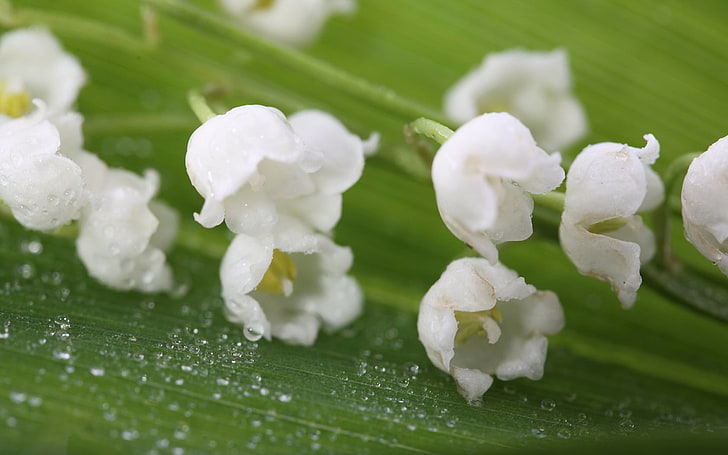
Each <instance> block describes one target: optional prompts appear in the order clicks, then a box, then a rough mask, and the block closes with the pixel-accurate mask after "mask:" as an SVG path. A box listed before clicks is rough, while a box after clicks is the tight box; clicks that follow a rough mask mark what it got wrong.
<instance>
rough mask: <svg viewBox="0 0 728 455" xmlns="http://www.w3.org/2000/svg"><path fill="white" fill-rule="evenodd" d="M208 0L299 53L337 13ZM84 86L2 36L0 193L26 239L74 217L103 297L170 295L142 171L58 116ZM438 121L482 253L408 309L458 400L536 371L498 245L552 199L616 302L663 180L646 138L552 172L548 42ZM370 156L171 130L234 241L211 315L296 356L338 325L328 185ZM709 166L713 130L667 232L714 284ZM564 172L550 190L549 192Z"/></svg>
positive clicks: (457, 94) (449, 199) (563, 92)
mask: <svg viewBox="0 0 728 455" xmlns="http://www.w3.org/2000/svg"><path fill="white" fill-rule="evenodd" d="M221 4H222V6H223V7H224V8H225V9H226V10H227V11H229V12H230V13H231V14H232V15H233V16H235V18H236V19H237V20H238V21H239V23H240V24H241V25H242V26H243V27H245V28H248V29H250V30H251V31H253V32H255V33H259V34H261V35H263V36H265V37H267V38H270V39H272V40H277V41H279V42H281V43H284V44H288V45H301V44H305V43H307V42H310V41H311V40H312V39H314V37H315V36H316V34H317V33H318V32H319V30H320V29H321V27H322V26H323V24H324V22H325V21H326V20H327V18H328V17H329V16H330V15H332V14H335V13H344V12H351V11H353V9H354V8H355V5H356V3H355V1H354V0H305V1H293V0H269V1H261V0H221ZM85 80H86V76H85V73H84V70H83V68H82V67H81V65H80V63H79V62H78V60H77V59H76V58H74V57H73V56H71V55H69V54H68V53H66V52H65V51H64V50H63V48H62V47H61V45H60V44H59V43H58V42H57V41H56V39H55V38H54V37H53V36H52V35H50V34H49V33H48V32H46V31H44V30H40V29H26V30H18V31H15V32H11V33H8V34H6V35H5V36H3V37H2V40H0V199H2V201H3V202H4V204H5V205H6V206H7V207H8V208H9V210H10V212H11V213H12V215H13V216H14V217H15V218H16V219H17V220H18V222H20V223H21V224H22V225H23V226H25V227H27V228H29V229H34V230H39V231H50V230H53V229H56V228H58V227H60V226H63V225H67V224H69V223H71V222H74V221H77V227H78V237H77V239H76V246H77V251H78V255H79V257H80V258H81V261H82V262H83V263H84V264H85V265H86V267H87V269H88V272H89V274H90V275H91V276H93V277H95V278H96V279H98V280H99V281H101V282H103V283H105V284H107V285H108V286H110V287H113V288H116V289H123V290H128V289H135V290H140V291H143V292H157V291H165V290H170V289H171V288H172V287H173V276H172V270H171V268H170V267H169V265H168V264H167V261H166V255H165V252H166V251H167V250H168V249H169V248H170V247H171V246H172V244H173V241H174V238H175V235H176V230H177V225H178V219H177V214H176V213H175V212H174V210H172V209H171V208H170V207H168V206H166V205H165V204H163V203H161V202H159V201H157V200H155V199H154V198H155V196H156V194H157V192H158V190H159V186H160V176H159V174H158V173H157V172H155V171H154V170H147V171H145V172H144V174H143V175H142V176H139V175H137V174H134V173H132V172H129V171H127V170H124V169H118V168H111V167H109V166H107V164H106V163H104V162H103V161H102V160H101V159H100V158H99V157H98V156H96V155H95V154H93V153H90V152H88V151H86V150H84V147H83V142H84V141H83V139H84V138H83V134H82V128H81V126H82V122H83V117H82V116H81V115H80V114H79V113H77V112H74V111H73V110H72V108H73V105H74V103H75V100H76V97H77V96H78V93H79V91H80V89H81V88H82V86H83V84H84V83H85ZM445 112H446V114H447V115H448V116H449V117H450V118H451V119H453V120H454V121H456V122H458V123H461V124H462V125H461V126H460V128H458V129H457V130H456V131H455V132H452V134H451V135H449V137H448V138H447V139H446V140H444V141H442V140H441V147H440V149H439V150H438V152H437V154H436V155H435V157H434V159H433V161H432V173H431V176H432V183H433V187H434V190H435V195H436V199H437V206H438V210H439V213H440V215H441V218H442V220H443V222H444V223H445V225H446V226H447V227H448V229H449V230H450V231H451V232H452V233H453V234H454V235H455V236H456V237H457V238H459V239H460V240H462V241H463V242H465V243H466V244H467V245H468V246H470V247H472V248H473V249H474V250H476V251H477V253H479V254H480V256H482V257H477V258H463V259H457V260H454V261H453V262H451V263H450V264H449V265H448V266H447V268H446V270H445V271H444V272H443V273H442V275H441V276H440V278H439V279H438V280H437V281H436V282H435V283H434V284H433V285H432V287H431V288H430V289H429V291H428V292H427V293H426V295H425V296H424V297H423V299H422V301H421V303H420V310H419V315H418V320H417V328H418V333H419V339H420V341H421V342H422V344H423V346H424V348H425V351H426V353H427V355H428V357H429V358H430V360H431V361H432V363H433V364H434V365H435V366H436V367H437V368H439V369H441V370H442V371H444V372H446V373H448V374H450V375H452V376H453V378H454V380H455V381H456V383H457V386H458V389H459V391H460V393H461V394H462V395H463V396H464V397H465V398H466V399H467V400H469V401H474V400H479V399H480V398H481V397H482V395H483V394H484V393H485V392H486V391H487V390H488V389H489V388H490V387H491V385H492V383H493V381H494V377H496V378H498V379H500V380H511V379H515V378H519V377H526V378H529V379H532V380H536V379H540V378H541V377H542V375H543V372H544V364H545V361H546V355H547V346H548V340H547V338H546V337H547V336H550V335H555V334H557V333H558V332H559V331H560V330H561V329H562V328H563V327H564V313H563V310H562V307H561V304H560V303H559V300H558V298H557V296H556V295H555V294H554V293H553V292H550V291H539V290H537V289H536V288H535V287H534V286H532V285H529V284H527V283H526V281H525V279H524V278H522V277H520V276H519V275H518V273H517V272H515V271H514V270H511V269H509V268H508V267H506V266H505V265H503V264H501V263H500V262H499V259H500V258H499V252H498V245H500V244H502V243H505V242H512V241H522V240H526V239H528V238H529V237H530V236H531V235H532V233H533V226H532V219H531V218H532V214H533V210H534V198H535V197H536V195H542V199H541V200H542V201H543V200H546V198H547V197H550V198H551V199H549V200H550V201H551V202H552V203H553V201H556V200H558V203H560V204H561V206H562V207H561V208H563V213H562V214H561V220H560V226H559V239H560V242H561V245H562V247H563V250H564V252H565V253H566V255H567V257H568V258H569V259H570V260H571V262H573V264H574V265H575V266H576V268H577V269H578V271H579V272H580V273H582V274H584V275H588V276H592V277H595V278H597V279H599V280H602V281H606V282H608V283H609V284H610V285H611V288H612V290H613V291H614V292H615V293H616V295H617V298H618V299H619V301H620V302H621V304H622V306H623V307H624V308H629V307H631V306H632V305H633V304H634V302H635V300H636V298H637V291H638V289H639V287H640V285H641V282H642V279H641V276H640V268H641V266H642V265H643V264H645V263H646V262H647V261H649V260H650V259H651V258H652V257H653V255H654V254H655V251H656V245H655V238H654V236H653V234H652V231H651V230H650V229H649V228H648V227H647V226H646V225H645V223H644V222H643V219H642V217H641V216H640V215H639V213H641V212H647V211H651V210H654V209H655V208H657V207H658V206H659V205H660V204H664V203H665V202H664V200H665V194H664V193H665V188H664V186H663V183H662V181H661V180H660V177H659V176H658V175H657V173H655V172H654V171H653V170H652V168H651V166H652V165H653V164H654V163H655V161H656V160H657V158H658V156H659V152H660V145H659V143H658V141H657V139H655V137H654V136H652V135H651V134H648V135H645V136H644V138H645V140H646V141H647V144H646V145H645V146H644V147H642V148H635V147H631V146H629V145H626V144H620V143H612V142H604V143H598V144H593V145H589V146H587V147H586V148H584V149H583V150H582V151H581V153H579V154H578V155H577V156H576V158H575V159H574V161H573V163H572V165H571V166H570V168H569V171H568V174H566V173H565V172H564V169H563V168H562V167H561V155H560V153H558V152H553V153H552V152H551V151H553V150H556V149H560V148H563V147H567V146H569V145H570V144H573V143H574V142H575V141H577V140H579V139H580V138H581V137H582V136H583V135H584V134H585V132H586V124H587V123H586V119H585V115H584V110H583V108H582V107H581V104H580V103H579V102H578V100H577V99H576V98H575V97H574V96H573V94H572V93H571V76H570V72H569V68H568V58H567V54H566V51H564V50H560V49H559V50H555V51H553V52H547V53H544V52H526V51H522V50H514V51H507V52H503V53H497V54H491V55H488V56H486V58H485V60H484V61H483V64H482V65H481V66H480V67H479V68H478V69H476V70H474V71H472V72H470V73H469V74H467V75H466V76H465V77H464V78H463V79H462V80H461V81H460V82H458V83H457V84H456V85H455V86H454V87H452V88H451V89H450V90H449V91H448V93H447V94H446V96H445ZM445 130H447V129H446V128H444V127H442V129H441V130H438V131H439V132H440V133H442V132H443V131H445ZM447 131H448V133H449V130H447ZM442 135H444V134H442ZM377 146H378V136H377V135H376V134H373V135H372V136H371V137H370V138H369V139H366V140H363V139H362V138H360V137H358V136H356V135H354V134H352V133H351V132H349V130H347V129H346V127H345V126H344V125H343V124H342V123H341V122H339V121H338V120H337V119H336V118H334V117H333V116H331V115H330V114H328V113H325V112H322V111H317V110H304V111H301V112H298V113H295V114H293V115H291V116H289V117H286V116H285V115H284V114H283V113H282V112H281V111H279V110H278V109H275V108H273V107H267V106H260V105H244V106H240V107H236V108H234V109H231V110H229V111H228V112H226V113H225V114H222V115H216V116H212V117H211V118H209V119H207V120H206V121H205V122H204V123H203V124H202V125H201V126H200V127H199V128H197V129H196V130H195V132H194V133H193V134H192V135H191V137H190V138H189V142H188V146H187V154H186V158H185V164H186V169H187V172H188V175H189V178H190V181H191V183H192V185H193V186H194V187H195V189H196V190H197V191H198V193H199V194H200V195H201V196H202V197H203V198H204V203H203V205H202V208H201V210H200V212H199V213H195V214H194V219H195V220H196V221H197V222H198V223H199V224H201V225H202V226H204V227H206V228H212V227H215V226H218V225H220V224H222V223H223V222H224V223H225V224H226V226H227V227H228V229H229V230H230V231H231V232H232V233H233V234H234V238H233V240H232V242H231V244H230V245H229V248H228V250H227V251H226V253H225V255H224V257H223V258H222V263H221V266H220V281H221V287H222V298H223V300H224V312H225V316H226V317H227V319H228V320H229V321H230V322H232V323H235V324H238V325H240V326H242V327H243V334H244V336H245V337H246V338H247V339H248V340H252V341H256V340H259V339H261V338H266V339H268V340H270V339H271V338H272V337H276V338H278V339H280V340H283V341H284V342H286V343H291V344H298V345H306V346H308V345H311V344H313V343H314V342H315V340H316V337H317V336H318V333H319V331H320V330H321V329H324V330H326V331H335V330H338V329H341V328H342V327H344V326H346V325H348V324H349V323H351V321H353V320H354V319H355V318H356V317H357V316H358V315H359V314H360V313H361V311H362V305H363V293H362V290H361V289H360V287H359V285H358V283H357V282H356V280H355V279H354V278H353V277H351V276H350V275H349V270H350V268H351V266H352V262H353V253H352V251H351V250H350V249H349V248H347V247H344V246H340V245H337V244H336V243H335V242H334V241H333V239H332V237H333V234H332V232H333V229H334V228H335V226H336V224H337V223H338V222H339V219H340V218H341V215H342V200H343V196H342V194H343V192H344V191H346V190H347V189H349V188H350V187H351V186H352V185H353V184H355V183H356V182H357V181H358V180H359V178H360V177H361V175H362V172H363V168H364V162H365V157H366V156H367V155H370V154H372V153H374V151H375V150H376V148H377ZM726 172H728V137H726V138H723V139H721V140H719V141H718V142H716V143H715V144H713V145H712V146H710V148H709V149H708V150H707V151H706V152H705V153H703V154H702V155H700V156H699V157H697V158H696V159H695V160H693V161H692V163H691V164H690V167H689V169H688V171H687V176H686V178H685V180H684V185H683V188H682V199H681V200H682V215H683V218H684V227H685V234H686V237H687V238H688V240H689V241H690V242H691V243H693V244H694V245H695V246H696V248H697V249H698V250H699V251H700V252H701V253H702V254H703V255H704V256H705V257H707V258H708V259H710V260H711V261H713V262H714V263H715V264H717V265H718V267H719V268H720V270H721V271H722V272H723V273H725V274H726V275H728V211H727V210H726V209H725V199H726V197H728V183H727V181H726V178H725V173H726ZM564 179H566V189H565V192H563V193H551V192H552V191H554V190H556V189H557V188H558V187H559V186H560V185H561V184H562V182H563V181H564ZM547 193H551V194H550V195H547ZM544 195H545V196H544ZM553 205H555V204H552V208H553Z"/></svg>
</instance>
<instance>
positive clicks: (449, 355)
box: [417, 258, 564, 401]
mask: <svg viewBox="0 0 728 455" xmlns="http://www.w3.org/2000/svg"><path fill="white" fill-rule="evenodd" d="M563 326H564V315H563V310H562V309H561V305H560V304H559V301H558V298H557V297H556V295H555V294H554V293H553V292H550V291H537V290H536V289H535V288H534V287H533V286H531V285H529V284H526V282H525V281H524V280H523V278H521V277H519V276H518V274H517V273H515V272H514V271H512V270H510V269H508V268H507V267H505V266H504V265H502V264H500V263H496V264H491V263H489V262H488V261H487V260H485V259H482V258H464V259H458V260H456V261H453V262H452V263H451V264H450V265H449V266H448V267H447V270H445V272H444V273H443V274H442V276H441V277H440V279H439V280H438V281H437V282H436V283H435V284H434V285H433V286H432V287H431V288H430V290H429V291H428V292H427V294H426V295H425V297H424V298H423V299H422V303H421V304H420V312H419V316H418V319H417V330H418V332H419V337H420V341H421V342H422V344H423V345H424V347H425V350H426V351H427V356H428V357H429V358H430V360H431V361H432V363H433V364H434V365H435V366H436V367H438V368H439V369H441V370H442V371H445V372H446V373H449V374H451V375H452V376H453V378H455V381H456V382H457V384H458V390H459V391H460V393H461V394H462V395H463V397H465V398H466V399H467V400H469V401H472V400H477V399H480V397H481V396H482V395H483V394H484V393H485V392H486V391H487V390H488V389H489V388H490V386H491V384H492V383H493V376H494V375H495V376H497V377H498V379H501V380H510V379H515V378H518V377H527V378H529V379H533V380H536V379H540V378H541V377H542V376H543V366H544V362H545V361H546V350H547V346H548V340H547V339H546V336H545V335H554V334H556V333H558V332H559V331H560V330H561V329H562V328H563Z"/></svg>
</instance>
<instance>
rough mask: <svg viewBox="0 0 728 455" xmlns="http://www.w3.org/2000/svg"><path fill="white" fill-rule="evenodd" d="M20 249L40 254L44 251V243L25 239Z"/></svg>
mask: <svg viewBox="0 0 728 455" xmlns="http://www.w3.org/2000/svg"><path fill="white" fill-rule="evenodd" d="M20 249H21V250H23V251H25V252H27V253H30V254H40V253H42V252H43V244H42V243H40V242H39V241H38V240H31V241H23V242H22V243H21V244H20Z"/></svg>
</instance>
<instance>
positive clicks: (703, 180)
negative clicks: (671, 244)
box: [682, 137, 728, 275]
mask: <svg viewBox="0 0 728 455" xmlns="http://www.w3.org/2000/svg"><path fill="white" fill-rule="evenodd" d="M726 175H728V137H724V138H722V139H720V140H718V141H717V142H716V143H714V144H713V145H711V146H710V147H709V148H708V150H707V151H706V152H704V153H703V154H701V155H700V156H699V157H697V158H695V159H694V160H693V162H692V163H691V164H690V167H689V168H688V172H687V175H686V176H685V180H684V182H683V186H682V217H683V224H684V226H685V236H686V237H687V239H688V240H689V241H690V243H692V244H693V245H694V246H695V248H697V249H698V251H700V253H701V254H702V255H703V256H705V257H706V258H708V259H709V260H710V261H712V262H713V263H714V264H715V265H717V266H718V267H719V268H720V270H721V272H723V273H724V274H725V275H728V205H726V201H728V180H726Z"/></svg>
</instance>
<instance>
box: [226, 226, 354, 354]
mask: <svg viewBox="0 0 728 455" xmlns="http://www.w3.org/2000/svg"><path fill="white" fill-rule="evenodd" d="M352 259H353V257H352V253H351V250H350V249H349V248H345V247H341V246H338V245H336V244H335V243H334V242H333V241H332V240H331V239H329V238H328V237H327V236H325V235H322V234H318V233H315V232H313V231H312V230H311V228H310V227H308V226H306V225H304V224H303V223H301V222H299V221H298V220H296V219H295V218H291V217H288V216H283V217H282V218H281V220H280V222H279V223H278V225H277V226H276V229H275V232H274V233H272V234H267V235H263V236H258V237H252V236H249V235H246V234H239V235H237V236H236V237H235V239H234V240H233V242H232V244H231V245H230V247H229V249H228V251H227V252H226V253H225V257H224V258H223V261H222V266H221V268H220V278H221V281H222V289H223V292H222V293H223V298H224V300H225V315H226V317H227V318H228V320H230V321H231V322H234V323H236V324H239V325H242V326H243V327H244V334H245V337H246V338H248V339H249V340H252V341H255V340H258V339H260V338H261V337H265V338H266V339H268V340H270V339H271V336H273V337H276V338H279V339H281V340H283V341H285V342H286V343H290V344H299V345H306V346H308V345H311V344H313V342H314V341H315V340H316V336H317V334H318V331H319V328H320V327H323V328H324V329H325V330H327V331H333V330H337V329H340V328H342V327H344V326H346V325H347V324H349V323H350V322H351V321H352V320H354V319H355V318H356V317H357V316H358V315H359V314H360V313H361V309H362V301H363V295H362V292H361V290H360V288H359V286H358V284H357V283H356V281H355V280H354V279H353V278H352V277H350V276H348V275H347V272H348V270H349V268H350V267H351V263H352Z"/></svg>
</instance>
